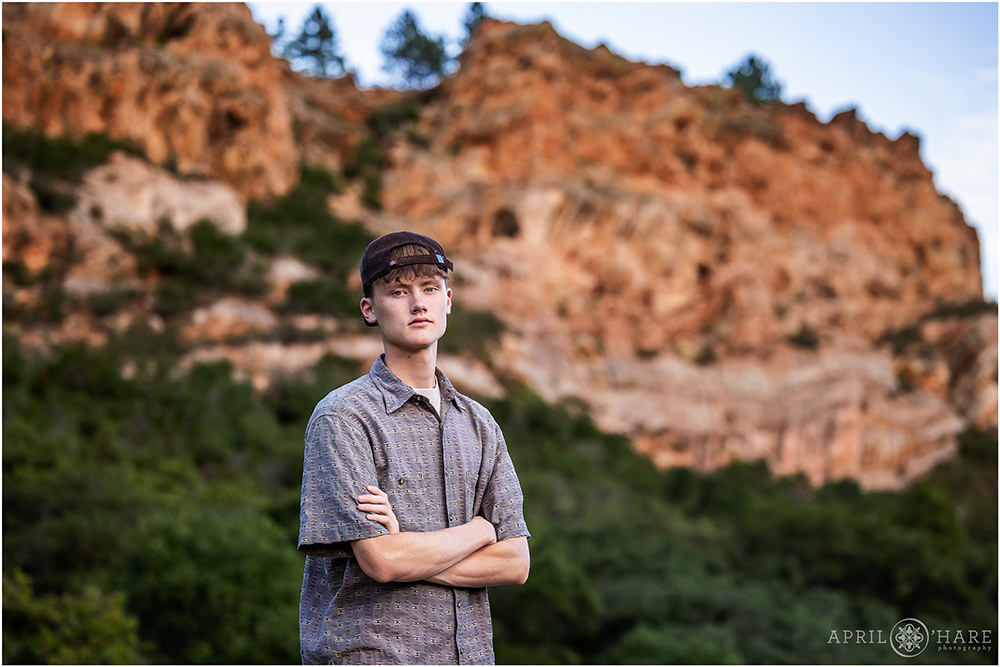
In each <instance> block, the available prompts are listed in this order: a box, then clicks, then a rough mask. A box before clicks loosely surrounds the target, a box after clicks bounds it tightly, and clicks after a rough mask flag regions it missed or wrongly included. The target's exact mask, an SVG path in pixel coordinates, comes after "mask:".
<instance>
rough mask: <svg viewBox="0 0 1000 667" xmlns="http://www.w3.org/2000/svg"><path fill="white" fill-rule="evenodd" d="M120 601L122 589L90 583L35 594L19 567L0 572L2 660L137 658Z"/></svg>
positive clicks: (130, 622)
mask: <svg viewBox="0 0 1000 667" xmlns="http://www.w3.org/2000/svg"><path fill="white" fill-rule="evenodd" d="M124 603H125V598H124V596H123V595H122V594H120V593H105V592H103V591H101V590H99V589H97V588H96V587H94V586H91V585H88V586H85V587H84V588H83V590H82V591H81V592H79V593H75V594H69V593H66V594H63V595H41V596H39V595H36V593H35V591H34V587H33V582H32V580H31V577H29V576H28V575H26V574H25V573H24V572H22V571H21V570H13V571H11V572H10V573H7V572H4V575H3V629H4V642H3V661H4V662H5V663H8V664H9V663H47V664H54V665H56V664H101V663H105V664H116V663H117V664H124V663H138V662H139V661H140V657H141V656H140V652H139V648H140V647H139V637H138V635H137V633H136V630H137V627H138V622H137V621H136V619H135V618H134V617H132V616H129V615H128V613H127V612H126V611H125V608H124Z"/></svg>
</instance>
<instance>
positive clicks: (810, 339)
mask: <svg viewBox="0 0 1000 667" xmlns="http://www.w3.org/2000/svg"><path fill="white" fill-rule="evenodd" d="M787 340H788V342H789V343H791V344H792V345H797V346H798V347H804V348H806V349H807V350H815V349H816V348H818V347H819V336H818V335H817V334H816V332H815V331H814V330H813V329H812V328H811V327H809V326H806V325H805V324H803V325H802V326H800V327H799V330H798V331H797V332H795V333H794V334H792V335H791V336H788V338H787Z"/></svg>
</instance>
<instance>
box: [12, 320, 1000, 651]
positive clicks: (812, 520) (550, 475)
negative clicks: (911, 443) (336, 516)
mask: <svg viewBox="0 0 1000 667" xmlns="http://www.w3.org/2000/svg"><path fill="white" fill-rule="evenodd" d="M176 350H177V343H176V342H175V341H173V340H172V339H171V337H170V335H169V334H155V333H152V332H150V331H148V330H140V329H133V330H130V331H128V332H127V333H126V334H125V335H123V336H121V337H120V338H117V339H114V340H113V341H112V342H111V343H110V344H109V346H108V347H106V348H103V349H100V350H91V349H87V348H84V347H79V346H65V347H61V348H55V349H54V350H52V351H51V353H50V354H49V355H48V356H38V355H36V354H33V353H26V352H24V351H23V350H22V349H21V348H20V346H19V345H18V343H17V342H16V340H14V339H12V338H9V337H8V338H5V340H4V347H3V364H4V368H3V389H4V399H5V400H4V402H3V437H4V448H3V466H4V485H3V496H4V498H3V500H4V541H3V556H4V560H3V564H4V611H5V613H4V631H5V632H4V635H5V640H6V641H5V642H4V656H3V658H4V660H5V661H6V662H12V661H23V662H88V661H96V662H137V661H154V662H180V663H186V662H210V663H214V662H249V663H256V662H268V663H274V662H279V663H282V662H295V661H296V660H297V659H298V655H297V639H298V634H297V625H296V617H297V600H298V592H299V586H300V582H301V575H302V562H301V557H300V556H298V555H297V554H296V552H295V539H296V532H297V528H298V493H299V483H300V474H301V456H302V452H301V448H302V432H303V429H304V426H305V423H306V420H307V419H308V416H309V414H310V412H311V410H312V407H313V405H314V404H315V403H316V401H318V400H319V399H320V398H322V396H323V395H324V394H325V393H326V392H327V391H329V390H330V389H332V388H334V387H336V386H338V385H339V384H341V383H343V382H345V381H347V380H349V379H352V378H353V377H355V376H357V375H358V374H359V373H360V372H361V371H362V369H360V368H359V367H358V366H357V365H356V364H355V363H354V362H351V361H347V360H343V359H337V358H333V357H328V358H326V359H324V360H323V361H322V362H321V363H319V364H318V365H317V367H316V368H315V369H314V371H313V372H312V373H310V374H308V375H307V376H303V377H297V378H294V379H287V380H284V381H282V382H281V383H279V384H278V385H277V386H275V387H274V388H273V389H272V390H270V391H269V392H268V393H267V394H266V395H265V396H258V395H255V394H254V393H253V392H252V391H251V390H250V388H249V387H248V386H247V385H246V384H243V383H239V382H236V381H234V380H232V379H231V376H230V369H229V367H228V366H227V365H226V364H213V365H203V366H197V367H195V368H194V369H192V370H191V372H189V373H187V374H178V373H177V372H176V370H175V368H174V363H173V355H174V354H176ZM122 369H128V372H127V373H126V374H125V375H124V376H123V373H122ZM488 407H490V409H491V410H492V411H493V413H494V415H495V416H496V418H497V420H498V421H499V422H500V424H501V425H502V426H503V428H504V430H505V434H506V438H507V441H508V443H509V447H510V450H511V454H512V457H513V458H514V461H515V464H516V465H517V467H518V471H519V475H520V478H521V482H522V486H523V487H524V491H525V497H526V518H527V521H528V525H529V528H530V529H531V531H532V534H533V537H532V540H531V549H532V573H531V578H530V579H529V581H528V584H527V585H525V586H523V587H520V588H496V589H493V590H492V591H491V600H492V606H493V615H494V619H495V642H496V647H497V652H498V660H499V661H500V662H538V663H546V662H565V663H574V662H609V663H620V662H632V663H643V662H657V663H663V662H675V661H676V662H781V663H784V662H800V661H801V662H876V663H881V662H902V661H903V660H902V659H901V658H900V659H897V658H896V656H895V655H894V654H893V653H892V652H891V650H890V649H889V648H888V647H887V646H885V645H881V646H880V645H867V644H848V645H830V644H828V643H827V641H828V638H829V636H830V632H831V631H832V630H835V629H849V628H872V629H883V630H884V631H886V632H887V631H888V629H889V628H890V627H891V626H892V624H893V623H894V622H895V621H896V620H898V619H899V618H901V617H902V616H904V615H915V616H918V617H919V618H921V619H922V620H924V621H925V622H926V623H928V625H931V626H932V627H954V628H959V627H963V628H964V627H971V628H988V629H993V630H994V631H995V629H996V544H997V542H996V540H997V533H996V520H997V515H996V438H995V436H994V435H992V434H990V435H984V434H979V433H975V432H969V433H968V434H966V436H964V440H963V443H962V453H961V456H960V457H959V458H957V459H955V460H954V461H951V462H949V463H947V464H945V465H943V466H941V467H939V468H938V469H937V470H935V471H934V473H933V474H932V475H931V476H930V477H929V478H928V479H927V480H926V481H923V482H920V483H918V484H916V485H914V486H912V487H911V488H909V489H908V490H906V491H904V492H901V493H863V492H861V491H859V489H858V488H857V487H856V485H854V484H852V483H848V482H842V483H838V484H832V485H827V486H825V487H822V488H820V489H812V488H810V487H809V486H808V485H807V484H806V483H805V482H804V481H803V480H802V479H800V478H783V479H774V478H772V477H771V476H770V475H769V474H768V472H767V471H766V469H765V467H764V466H762V465H746V464H742V465H734V466H730V467H728V468H726V469H723V470H720V471H718V472H716V473H714V474H710V475H703V474H697V473H694V472H691V471H689V470H671V471H667V472H659V471H657V470H655V469H654V468H653V467H652V466H651V465H650V464H649V462H648V461H647V460H645V459H644V458H642V457H639V456H637V455H635V454H634V453H633V452H632V451H631V449H630V448H629V446H628V444H627V442H626V441H624V440H623V439H621V438H619V437H615V436H609V435H606V434H602V433H600V432H598V431H597V430H596V429H595V428H594V426H593V425H592V424H591V422H590V421H589V420H588V419H587V418H586V416H585V415H583V414H581V411H580V408H579V406H578V405H574V404H566V405H563V406H556V407H553V406H548V405H546V404H545V403H543V402H542V401H541V400H540V399H538V398H537V397H536V396H534V395H533V394H531V393H530V392H528V391H526V390H523V389H516V388H515V389H512V393H511V395H510V397H509V398H508V399H505V400H501V401H494V402H492V403H489V404H488ZM954 660H959V661H962V660H966V661H970V662H989V661H992V662H995V661H996V653H995V652H994V653H992V654H984V653H951V654H937V653H935V654H927V655H925V656H921V658H919V659H917V662H921V661H923V662H928V661H929V662H938V661H954Z"/></svg>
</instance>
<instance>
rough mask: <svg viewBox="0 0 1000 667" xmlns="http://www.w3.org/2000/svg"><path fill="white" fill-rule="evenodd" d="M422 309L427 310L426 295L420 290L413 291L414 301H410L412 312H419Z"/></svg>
mask: <svg viewBox="0 0 1000 667" xmlns="http://www.w3.org/2000/svg"><path fill="white" fill-rule="evenodd" d="M421 310H427V304H425V303H424V296H423V295H422V294H421V293H420V292H414V293H413V301H411V302H410V312H414V313H416V312H419V311H421Z"/></svg>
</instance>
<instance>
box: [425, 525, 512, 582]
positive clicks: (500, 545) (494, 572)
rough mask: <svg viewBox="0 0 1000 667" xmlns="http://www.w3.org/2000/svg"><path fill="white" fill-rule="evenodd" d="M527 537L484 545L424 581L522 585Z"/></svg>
mask: <svg viewBox="0 0 1000 667" xmlns="http://www.w3.org/2000/svg"><path fill="white" fill-rule="evenodd" d="M529 567H530V556H529V555H528V538H526V537H513V538H510V539H508V540H504V541H502V542H497V543H496V544H491V545H489V546H485V547H483V548H481V549H479V550H478V551H476V552H475V553H473V554H472V555H470V556H469V557H468V558H464V559H462V560H460V561H459V562H457V563H455V564H454V565H452V566H451V567H449V568H448V569H446V570H444V571H442V572H440V573H438V574H435V575H433V576H430V577H427V581H430V582H432V583H435V584H445V585H448V586H465V587H480V586H502V585H505V584H514V585H518V586H519V585H521V584H523V583H524V582H525V581H527V579H528V570H529Z"/></svg>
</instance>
